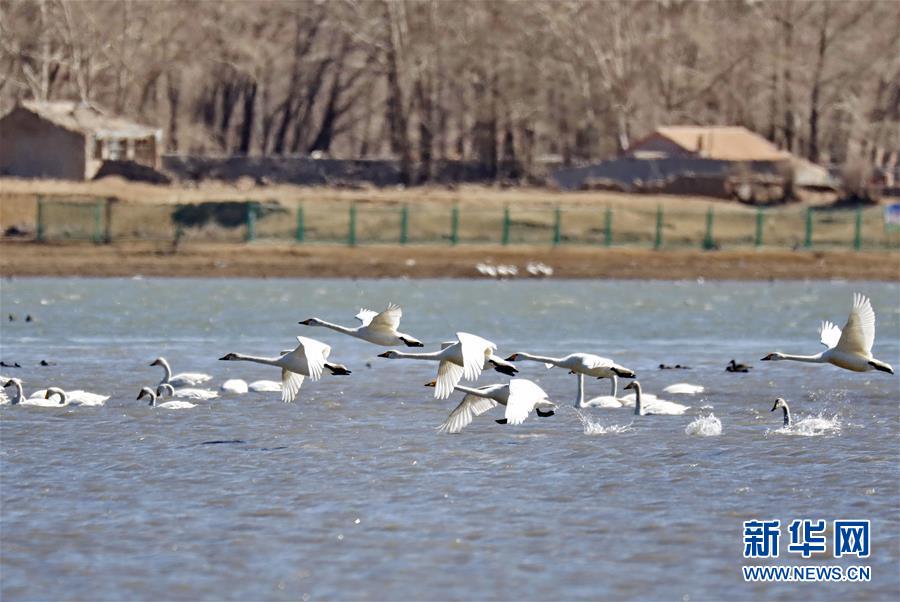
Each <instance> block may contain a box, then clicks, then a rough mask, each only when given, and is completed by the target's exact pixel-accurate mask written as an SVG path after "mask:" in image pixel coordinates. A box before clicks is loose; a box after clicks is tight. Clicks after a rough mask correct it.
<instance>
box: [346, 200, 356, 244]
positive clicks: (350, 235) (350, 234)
mask: <svg viewBox="0 0 900 602" xmlns="http://www.w3.org/2000/svg"><path fill="white" fill-rule="evenodd" d="M347 244H348V245H350V246H351V247H353V246H355V245H356V203H351V204H350V227H349V229H348V231H347Z"/></svg>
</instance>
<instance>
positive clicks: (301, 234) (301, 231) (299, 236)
mask: <svg viewBox="0 0 900 602" xmlns="http://www.w3.org/2000/svg"><path fill="white" fill-rule="evenodd" d="M294 238H295V239H296V240H297V242H303V239H304V238H306V224H304V223H303V203H300V204H299V205H297V231H296V232H294Z"/></svg>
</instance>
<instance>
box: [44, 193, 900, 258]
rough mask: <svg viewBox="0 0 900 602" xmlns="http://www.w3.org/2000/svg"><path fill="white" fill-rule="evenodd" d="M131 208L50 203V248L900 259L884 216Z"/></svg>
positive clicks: (713, 208)
mask: <svg viewBox="0 0 900 602" xmlns="http://www.w3.org/2000/svg"><path fill="white" fill-rule="evenodd" d="M218 205H221V206H222V207H224V208H225V209H226V210H222V207H219V208H218V209H219V210H218V211H217V212H209V213H208V214H204V213H202V212H201V214H200V216H199V217H198V216H197V215H195V214H196V213H197V212H196V211H193V209H195V207H194V206H183V205H167V204H141V203H120V202H116V201H115V200H113V199H87V200H85V199H58V198H41V199H38V203H37V215H36V222H37V226H36V237H37V239H38V240H42V241H49V240H86V241H93V242H97V243H99V242H109V241H127V240H174V239H178V240H187V241H192V240H194V241H218V242H242V241H244V242H249V241H282V242H287V241H293V242H295V243H297V244H344V245H374V244H395V245H415V244H431V245H435V244H438V245H458V244H497V245H553V246H559V245H592V246H598V247H611V246H642V247H651V248H658V249H663V248H702V249H716V248H738V247H782V248H785V247H787V248H807V249H828V248H851V249H897V248H900V231H898V230H897V229H895V228H890V227H887V226H886V224H885V220H884V213H883V211H882V209H881V208H880V207H873V208H867V209H861V208H860V209H845V210H837V209H813V208H797V207H788V208H778V209H755V208H748V207H743V206H732V205H726V204H722V205H721V206H719V205H710V206H705V207H698V208H697V209H690V210H686V209H679V210H673V209H670V208H667V207H666V206H665V205H662V204H661V205H659V206H658V207H656V208H649V209H648V208H646V207H629V206H616V207H610V206H605V205H596V206H594V205H586V204H579V205H574V204H573V205H551V204H547V205H534V204H531V205H529V204H515V203H512V204H509V205H506V206H496V205H495V206H489V207H483V206H474V205H467V204H466V205H463V204H460V205H451V204H438V203H421V204H412V203H407V204H389V203H381V204H378V203H368V202H366V203H325V202H321V203H305V204H297V205H294V206H283V205H280V204H278V203H273V202H269V203H259V202H251V201H248V202H235V203H221V204H218Z"/></svg>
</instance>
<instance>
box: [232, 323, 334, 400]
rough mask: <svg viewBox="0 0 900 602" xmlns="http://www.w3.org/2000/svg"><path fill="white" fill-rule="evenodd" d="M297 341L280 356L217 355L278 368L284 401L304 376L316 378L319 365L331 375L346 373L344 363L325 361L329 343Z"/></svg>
mask: <svg viewBox="0 0 900 602" xmlns="http://www.w3.org/2000/svg"><path fill="white" fill-rule="evenodd" d="M297 342H298V343H299V344H298V345H297V347H296V348H294V350H293V351H291V352H290V353H287V354H285V355H282V356H280V357H256V356H252V355H242V354H240V353H228V354H226V355H225V356H223V357H220V358H219V359H220V360H224V361H232V362H234V361H238V362H256V363H257V364H266V365H267V366H277V367H279V368H281V401H283V402H285V403H287V402H290V401H293V400H294V398H295V397H297V393H299V392H300V386H301V385H302V384H303V378H304V377H306V376H308V377H310V378H311V379H312V380H314V381H315V380H319V378H320V377H321V376H322V369H323V368H328V370H329V371H330V372H331V373H332V374H335V375H343V374H350V370H348V369H347V367H346V366H342V365H341V364H331V363H329V362H327V361H326V360H327V359H328V356H329V355H330V354H331V347H329V346H328V345H326V344H325V343H322V342H320V341H317V340H315V339H310V338H308V337H297Z"/></svg>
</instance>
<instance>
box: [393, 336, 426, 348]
mask: <svg viewBox="0 0 900 602" xmlns="http://www.w3.org/2000/svg"><path fill="white" fill-rule="evenodd" d="M399 338H400V340H401V341H403V343H404V344H405V345H406V346H407V347H424V346H425V344H424V343H422V342H421V341H417V340H415V339H407V338H405V337H399Z"/></svg>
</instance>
